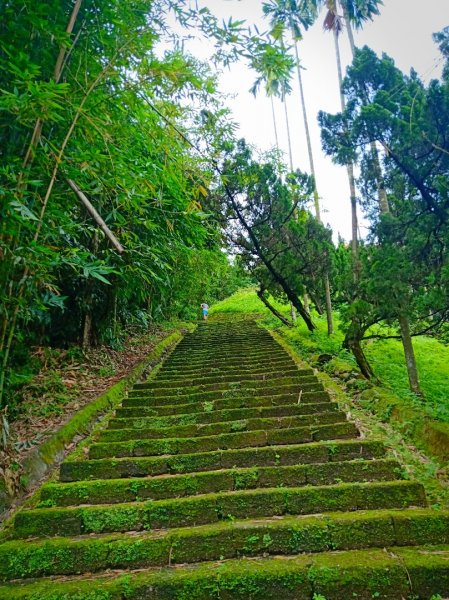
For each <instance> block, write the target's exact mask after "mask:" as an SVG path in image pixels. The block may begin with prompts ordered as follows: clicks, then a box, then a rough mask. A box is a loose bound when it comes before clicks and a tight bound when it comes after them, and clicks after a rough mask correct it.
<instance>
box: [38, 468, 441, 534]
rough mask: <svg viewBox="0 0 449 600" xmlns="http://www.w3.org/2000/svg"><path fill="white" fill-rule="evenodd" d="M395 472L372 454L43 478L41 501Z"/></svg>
mask: <svg viewBox="0 0 449 600" xmlns="http://www.w3.org/2000/svg"><path fill="white" fill-rule="evenodd" d="M400 471H401V470H400V467H399V464H398V463H397V462H396V461H394V460H389V459H384V460H382V459H378V460H368V461H366V460H365V461H364V460H357V461H344V462H332V463H319V464H309V465H294V466H276V467H252V468H244V469H239V468H233V469H223V470H218V471H204V472H200V473H194V474H192V473H190V474H187V475H159V476H155V477H150V478H144V479H142V478H140V479H135V478H133V479H106V480H103V481H98V480H97V481H82V482H73V483H49V484H46V485H44V486H43V487H42V489H41V501H42V504H41V505H42V506H77V505H79V504H117V503H123V502H137V501H142V500H163V499H166V498H182V497H184V496H194V495H197V494H209V493H212V492H214V493H215V492H224V491H236V490H248V489H256V488H274V487H284V488H288V487H302V486H306V485H331V484H334V483H343V482H344V483H348V482H362V481H394V480H396V479H401V474H400ZM448 535H449V533H448ZM448 542H449V540H448Z"/></svg>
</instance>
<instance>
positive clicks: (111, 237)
mask: <svg viewBox="0 0 449 600" xmlns="http://www.w3.org/2000/svg"><path fill="white" fill-rule="evenodd" d="M67 183H68V184H69V186H70V188H71V189H72V190H73V191H74V192H75V194H76V196H77V197H78V199H79V200H81V202H82V203H83V205H84V206H85V207H86V209H87V211H88V213H89V214H90V216H91V217H92V218H93V219H94V221H95V222H96V223H97V225H98V226H99V227H100V229H101V230H102V231H103V232H104V234H105V235H106V237H107V238H108V239H109V241H110V242H111V244H112V245H113V246H114V248H115V249H116V250H117V252H119V253H120V254H122V252H124V251H125V249H124V248H123V246H122V245H121V244H120V242H119V241H118V239H117V238H116V237H115V235H114V234H113V233H112V231H111V230H110V229H109V227H108V226H107V225H106V223H105V221H104V220H103V219H102V217H101V215H100V214H99V213H98V211H97V210H96V208H95V207H94V205H93V204H92V203H91V201H90V200H89V198H88V197H87V196H86V195H85V194H84V193H83V192H82V191H81V190H80V188H79V187H78V186H77V185H76V183H75V182H74V181H73V180H72V179H67Z"/></svg>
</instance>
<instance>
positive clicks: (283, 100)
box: [282, 94, 293, 171]
mask: <svg viewBox="0 0 449 600" xmlns="http://www.w3.org/2000/svg"><path fill="white" fill-rule="evenodd" d="M282 103H283V105H284V112H285V125H286V127H287V142H288V156H289V159H290V170H291V171H293V153H292V141H291V137H290V123H289V120H288V110H287V98H286V96H285V94H283V95H282Z"/></svg>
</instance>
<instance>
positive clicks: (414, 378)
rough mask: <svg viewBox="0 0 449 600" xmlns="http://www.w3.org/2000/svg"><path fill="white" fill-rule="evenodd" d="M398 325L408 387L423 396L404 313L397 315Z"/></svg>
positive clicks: (407, 322)
mask: <svg viewBox="0 0 449 600" xmlns="http://www.w3.org/2000/svg"><path fill="white" fill-rule="evenodd" d="M398 321H399V325H400V328H401V338H402V345H403V347H404V356H405V364H406V365H407V375H408V381H409V384H410V389H411V391H412V392H413V393H415V394H417V395H418V396H423V393H422V390H421V387H420V385H419V376H418V369H417V367H416V359H415V352H414V351H413V343H412V336H411V335H410V323H409V320H408V318H407V317H406V316H405V315H399V317H398Z"/></svg>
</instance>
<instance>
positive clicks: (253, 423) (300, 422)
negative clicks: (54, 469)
mask: <svg viewBox="0 0 449 600" xmlns="http://www.w3.org/2000/svg"><path fill="white" fill-rule="evenodd" d="M345 420H346V417H345V415H344V413H338V412H332V411H329V412H326V413H324V414H321V413H318V414H313V415H306V416H296V417H292V416H287V417H268V418H260V417H254V418H249V419H244V420H240V421H224V422H220V423H209V424H203V423H197V424H192V425H175V426H172V427H165V428H161V427H151V426H149V427H144V428H143V427H131V428H124V429H106V430H105V431H103V432H101V433H100V435H99V436H98V437H97V439H96V441H98V442H124V441H128V440H144V439H156V438H161V437H164V438H165V437H167V438H180V437H181V438H186V437H189V438H190V437H204V436H210V435H220V434H223V433H237V432H242V431H253V430H260V431H261V430H263V431H266V430H268V429H289V428H294V427H304V426H306V425H329V424H330V423H341V422H343V421H345Z"/></svg>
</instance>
